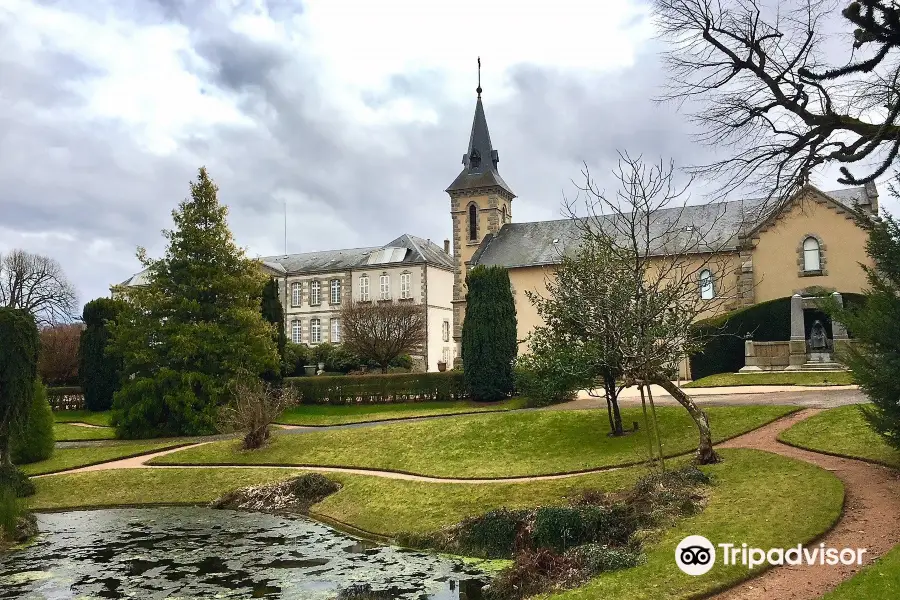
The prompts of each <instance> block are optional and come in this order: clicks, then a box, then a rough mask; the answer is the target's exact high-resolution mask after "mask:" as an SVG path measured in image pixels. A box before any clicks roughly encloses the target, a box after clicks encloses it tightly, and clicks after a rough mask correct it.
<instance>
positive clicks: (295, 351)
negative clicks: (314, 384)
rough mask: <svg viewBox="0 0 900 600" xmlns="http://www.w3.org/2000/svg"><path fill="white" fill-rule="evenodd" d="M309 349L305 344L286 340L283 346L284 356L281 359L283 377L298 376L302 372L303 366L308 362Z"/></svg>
mask: <svg viewBox="0 0 900 600" xmlns="http://www.w3.org/2000/svg"><path fill="white" fill-rule="evenodd" d="M309 359H310V351H309V347H308V346H307V345H305V344H295V343H293V342H288V343H287V344H285V346H284V356H283V357H282V359H281V374H282V375H283V376H284V377H300V376H302V375H303V374H304V370H303V367H304V366H305V365H307V364H309Z"/></svg>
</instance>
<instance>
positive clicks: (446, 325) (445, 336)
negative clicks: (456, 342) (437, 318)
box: [441, 320, 450, 342]
mask: <svg viewBox="0 0 900 600" xmlns="http://www.w3.org/2000/svg"><path fill="white" fill-rule="evenodd" d="M441 327H442V332H443V333H442V335H443V339H444V341H445V342H449V341H450V321H446V320H445V321H444V323H443V325H441Z"/></svg>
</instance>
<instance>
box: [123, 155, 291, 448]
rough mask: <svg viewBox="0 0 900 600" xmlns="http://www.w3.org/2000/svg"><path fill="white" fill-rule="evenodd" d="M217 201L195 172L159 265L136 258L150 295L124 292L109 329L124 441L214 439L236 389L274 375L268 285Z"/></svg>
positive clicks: (214, 192)
mask: <svg viewBox="0 0 900 600" xmlns="http://www.w3.org/2000/svg"><path fill="white" fill-rule="evenodd" d="M217 191H218V190H217V188H216V186H215V184H214V183H213V182H212V180H210V178H209V176H208V175H207V172H206V169H205V168H201V169H200V174H199V177H198V178H197V181H196V182H195V183H191V199H190V200H185V201H183V202H181V203H180V204H179V206H178V208H177V209H176V210H174V211H173V212H172V218H173V220H174V222H175V227H174V229H172V230H170V231H164V232H163V235H164V237H165V238H166V239H167V240H168V247H167V249H166V254H165V256H164V257H163V258H162V259H160V260H151V259H149V258H147V256H146V252H145V251H144V250H143V249H142V248H139V249H138V258H139V259H140V260H141V262H142V263H143V264H144V266H145V267H147V269H148V271H147V274H148V277H147V278H148V283H147V285H144V286H137V287H129V288H126V289H123V290H121V291H122V293H123V294H124V295H125V297H126V300H127V301H126V303H125V308H124V310H123V311H122V314H121V315H120V317H119V319H118V321H117V322H116V323H115V324H114V325H113V328H112V329H113V345H112V348H113V351H114V352H115V353H117V354H118V355H119V356H122V358H123V361H124V364H123V386H122V389H120V390H119V391H118V392H116V394H115V399H114V402H113V408H114V409H115V413H114V416H113V419H114V424H115V425H116V427H117V433H118V434H119V435H120V436H121V437H126V438H136V437H154V436H163V435H199V434H210V433H214V432H215V431H216V418H217V413H218V409H219V408H220V407H221V406H222V405H223V404H225V403H227V402H228V401H229V400H230V394H229V390H231V389H233V384H234V383H236V382H238V381H242V380H247V379H255V378H258V377H259V376H260V375H261V374H262V373H264V372H266V371H267V370H275V369H277V368H278V352H277V349H276V344H275V341H274V340H275V337H274V333H275V332H274V330H273V328H272V326H271V325H269V324H268V323H266V321H265V320H264V319H263V317H262V314H261V312H260V306H261V300H262V290H263V286H264V285H265V283H266V276H265V275H264V274H263V273H262V271H261V270H260V268H259V265H258V263H256V262H254V261H252V260H249V259H248V258H246V256H245V253H244V251H243V250H242V249H240V248H239V247H238V246H237V245H236V244H235V243H234V240H233V238H232V235H231V231H230V230H229V228H228V224H227V222H226V216H227V213H228V209H227V208H226V207H225V206H223V205H221V204H219V201H218V199H217Z"/></svg>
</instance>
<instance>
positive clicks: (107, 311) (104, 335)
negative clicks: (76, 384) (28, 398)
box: [78, 298, 122, 411]
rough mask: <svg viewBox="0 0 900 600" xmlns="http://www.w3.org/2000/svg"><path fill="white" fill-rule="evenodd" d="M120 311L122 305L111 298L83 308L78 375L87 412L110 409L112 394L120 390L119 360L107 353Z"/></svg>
mask: <svg viewBox="0 0 900 600" xmlns="http://www.w3.org/2000/svg"><path fill="white" fill-rule="evenodd" d="M121 310H122V303H121V302H120V301H118V300H113V299H112V298H97V299H96V300H91V301H90V302H88V303H87V304H85V305H84V310H83V311H82V317H81V318H82V320H83V321H84V324H85V329H84V331H83V332H82V333H81V341H80V347H79V353H78V356H79V364H78V375H79V378H80V379H81V389H82V391H83V392H84V403H85V405H86V407H87V409H88V410H98V411H99V410H109V409H110V408H112V402H113V394H114V393H115V392H116V390H117V389H119V378H120V376H121V370H122V360H121V359H120V358H118V357H115V356H112V355H110V354H108V353H107V348H108V346H109V344H110V324H111V323H114V322H115V321H116V319H118V317H119V313H120V312H121Z"/></svg>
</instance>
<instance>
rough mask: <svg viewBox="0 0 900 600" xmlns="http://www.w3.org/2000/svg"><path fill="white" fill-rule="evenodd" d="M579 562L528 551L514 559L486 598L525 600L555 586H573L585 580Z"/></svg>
mask: <svg viewBox="0 0 900 600" xmlns="http://www.w3.org/2000/svg"><path fill="white" fill-rule="evenodd" d="M585 579H586V578H585V575H584V572H583V569H582V565H581V563H580V561H579V559H578V558H576V557H571V556H565V555H559V554H557V553H556V552H554V551H553V550H549V549H547V548H537V549H529V550H525V551H523V552H521V553H519V554H518V555H517V556H516V562H515V564H513V565H512V566H511V567H509V568H507V569H504V570H503V571H501V572H500V574H499V575H497V577H496V578H495V579H494V581H493V582H491V585H490V587H489V588H488V593H487V598H489V599H490V600H507V599H510V600H512V599H517V598H526V597H529V596H534V595H536V594H540V593H541V592H546V591H549V590H551V589H553V588H554V587H557V586H574V585H578V584H580V583H582V582H583V581H584V580H585Z"/></svg>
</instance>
